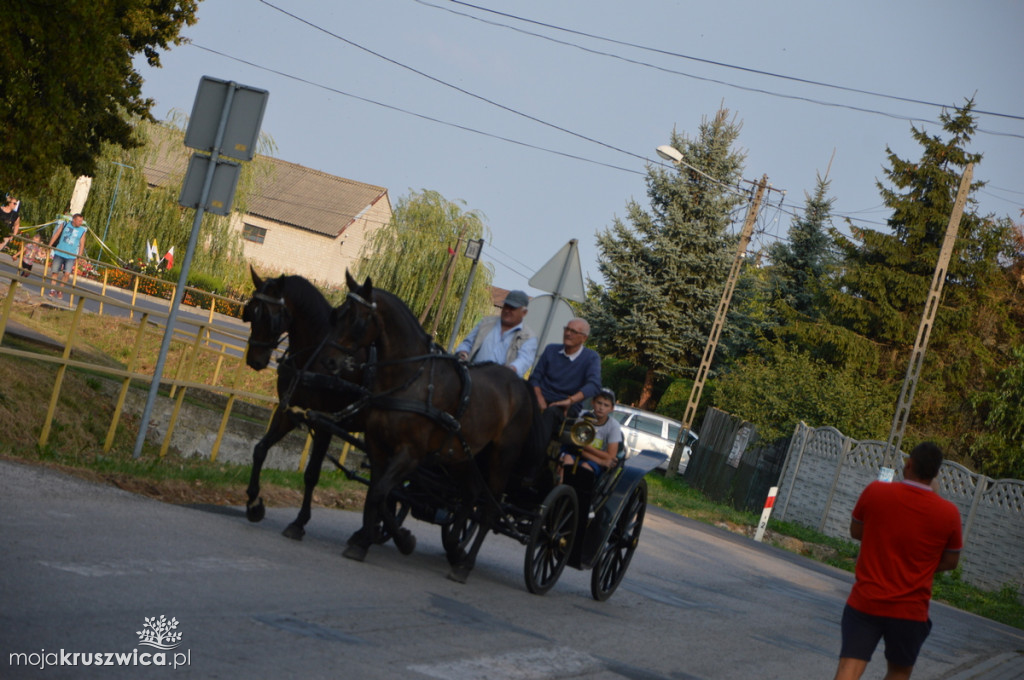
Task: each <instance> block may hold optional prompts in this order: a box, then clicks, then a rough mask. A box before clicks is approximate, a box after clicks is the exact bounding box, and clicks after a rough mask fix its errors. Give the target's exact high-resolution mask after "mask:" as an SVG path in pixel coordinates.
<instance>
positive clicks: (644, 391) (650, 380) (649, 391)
mask: <svg viewBox="0 0 1024 680" xmlns="http://www.w3.org/2000/svg"><path fill="white" fill-rule="evenodd" d="M653 401H654V370H653V369H650V368H649V369H647V374H646V375H644V386H643V387H642V388H640V401H639V403H637V405H636V406H637V408H642V409H644V410H645V411H649V410H650V405H651V402H653Z"/></svg>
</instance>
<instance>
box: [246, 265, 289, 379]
mask: <svg viewBox="0 0 1024 680" xmlns="http://www.w3.org/2000/svg"><path fill="white" fill-rule="evenodd" d="M249 270H250V272H252V282H253V285H254V286H255V287H256V292H255V293H253V296H252V297H251V298H250V299H249V302H247V303H246V305H245V308H244V309H243V310H242V321H247V322H248V323H249V351H248V352H246V358H245V362H246V363H247V364H248V365H249V366H250V367H251V368H254V369H256V370H257V371H260V370H263V369H264V368H266V367H267V364H269V363H270V357H271V356H272V355H273V353H274V350H275V349H277V346H278V345H280V344H281V341H282V340H283V339H284V334H285V333H287V332H288V329H289V327H290V326H291V322H292V316H291V312H290V311H289V309H288V303H287V301H286V300H285V298H284V281H285V277H284V276H279V277H277V278H276V279H266V280H264V279H261V278H260V277H259V275H258V274H257V273H256V270H255V269H254V268H252V267H251V266H250V267H249Z"/></svg>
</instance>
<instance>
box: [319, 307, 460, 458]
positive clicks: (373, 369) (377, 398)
mask: <svg viewBox="0 0 1024 680" xmlns="http://www.w3.org/2000/svg"><path fill="white" fill-rule="evenodd" d="M348 297H349V299H350V300H351V301H353V302H355V303H357V304H360V305H363V306H364V307H367V308H369V309H371V310H375V309H376V308H377V305H376V303H374V302H371V301H369V300H366V299H365V298H363V297H361V296H360V295H357V294H356V293H354V292H349V294H348ZM375 318H376V317H374V319H375ZM331 344H332V345H333V346H334V347H335V348H336V349H338V350H339V351H341V352H343V353H344V354H347V355H348V356H350V357H351V356H352V355H353V354H354V353H355V351H356V350H353V349H351V348H347V347H342V346H341V345H338V344H337V343H333V342H332V343H331ZM368 351H369V356H368V357H367V361H366V362H365V363H364V364H362V368H363V384H362V385H361V388H362V389H363V390H366V392H367V394H368V396H367V397H366V398H364V399H363V400H360V402H362V403H360V404H359V407H358V408H360V409H361V408H365V407H369V406H374V407H377V408H380V409H383V410H386V411H403V412H406V413H415V414H417V415H421V416H424V417H426V418H428V419H429V420H431V421H432V422H433V423H434V424H436V425H437V426H439V427H441V428H442V429H444V430H445V431H446V432H447V433H448V434H449V437H448V438H447V439H446V440H445V441H444V442H443V443H442V445H441V446H440V448H439V449H438V450H437V451H433V452H431V453H433V454H441V453H442V451H444V450H445V448H446V447H447V442H448V441H450V439H451V438H452V437H457V438H458V440H459V443H460V444H461V445H462V451H463V453H464V454H465V455H466V456H467V457H470V456H471V454H472V451H471V449H470V446H469V443H468V442H467V441H466V438H465V436H464V435H463V432H462V417H463V416H464V415H465V413H466V409H468V408H469V398H470V395H471V394H472V386H473V381H472V379H471V378H470V375H469V369H468V368H467V367H466V365H465V364H464V363H463V362H461V361H459V360H458V359H457V358H456V357H455V356H454V355H450V354H446V353H444V352H442V351H441V348H440V347H439V346H437V345H436V344H435V345H433V346H432V347H431V351H430V352H429V353H427V354H421V355H417V356H412V357H405V358H403V359H394V360H389V361H379V360H378V359H377V345H376V342H372V343H370V346H369V350H368ZM438 360H444V361H451V362H452V363H453V364H454V366H455V368H456V373H457V375H458V376H459V383H460V384H461V390H460V394H459V401H458V405H457V406H456V408H455V413H449V412H448V411H446V410H445V409H441V408H438V407H436V406H434V404H433V401H434V370H435V366H436V362H437V361H438ZM415 362H422V363H421V365H420V368H419V370H418V371H416V372H415V373H414V374H413V375H412V377H410V378H409V379H408V380H406V381H405V382H404V383H403V384H401V385H397V386H395V387H393V388H391V389H389V390H387V391H385V392H382V393H379V394H372V393H370V392H369V390H371V389H372V386H373V381H374V379H375V378H376V373H377V368H379V367H381V366H395V365H400V364H407V363H415ZM427 364H429V365H430V380H429V382H428V384H427V398H426V400H425V401H419V400H415V399H407V398H403V397H396V396H393V395H394V394H396V393H398V392H401V391H403V390H406V389H408V388H409V387H411V386H412V384H413V383H414V382H416V381H417V380H419V379H420V377H421V376H422V375H423V371H424V370H425V365H427ZM343 382H347V381H343ZM449 455H451V454H449Z"/></svg>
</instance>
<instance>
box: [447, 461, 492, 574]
mask: <svg viewBox="0 0 1024 680" xmlns="http://www.w3.org/2000/svg"><path fill="white" fill-rule="evenodd" d="M474 467H476V462H475V461H470V468H471V469H469V470H468V472H467V474H468V475H469V479H468V484H467V486H468V495H467V499H466V501H467V502H466V508H465V510H464V512H467V513H469V512H472V509H473V507H474V505H477V504H478V501H480V500H482V501H483V503H482V504H480V526H479V527H477V533H476V536H475V537H474V538H473V545H472V546H471V547H470V549H469V552H466V551H465V550H463V549H462V548H460V547H459V546H458V545H454V546H452V549H451V550H450V551H449V552H448V553H447V555H446V556H447V558H448V564H450V565H451V569H450V570H449V571H448V578H449V579H450V580H452V581H455V582H456V583H465V582H466V579H467V578H469V572H470V571H472V570H473V567H474V566H475V565H476V556H477V553H479V552H480V546H481V545H483V542H484V538H486V537H487V534H488V533H490V531H491V527H493V526H494V523H495V521H496V517H495V514H496V511H497V509H496V508H495V507H494V502H493V501H492V500H491V499H490V498H487V497H486V496H487V489H486V488H484V483H483V478H482V477H481V475H480V471H479V468H477V469H472V468H474ZM492 475H493V473H492ZM495 498H497V496H495ZM460 512H461V511H460Z"/></svg>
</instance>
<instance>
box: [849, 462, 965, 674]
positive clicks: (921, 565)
mask: <svg viewBox="0 0 1024 680" xmlns="http://www.w3.org/2000/svg"><path fill="white" fill-rule="evenodd" d="M941 465H942V451H941V449H939V447H938V446H937V445H936V444H934V443H932V442H924V443H923V444H918V445H917V446H916V447H914V450H913V451H911V452H910V457H909V458H908V459H907V461H906V463H905V464H904V466H903V481H902V482H893V483H889V482H872V483H871V484H869V485H868V487H867V488H866V489H864V491H863V492H862V493H861V495H860V498H859V499H857V505H856V506H855V507H854V509H853V519H852V520H851V521H850V536H852V537H853V538H855V539H857V540H859V541H861V548H860V556H859V557H858V558H857V569H856V577H857V580H856V582H855V583H854V585H853V590H852V591H851V592H850V597H849V598H848V599H847V600H846V608H845V609H844V610H843V622H842V631H843V647H842V650H841V651H840V652H839V668H838V669H837V670H836V675H835V680H857V678H860V676H861V675H862V674H863V673H864V670H865V669H866V668H867V665H868V662H869V661H870V660H871V655H872V653H873V652H874V651H875V647H877V646H878V641H879V640H880V639H882V638H885V659H886V661H887V662H888V670H887V672H886V674H885V680H900V679H904V678H909V677H910V673H911V672H912V671H913V670H914V662H915V661H917V655H918V652H920V651H921V645H922V644H924V640H925V638H926V637H928V633H929V632H930V631H931V628H932V622H931V619H929V618H928V602H929V600H931V596H932V578H933V577H934V575H935V572H937V571H949V570H951V569H955V568H956V565H957V564H958V563H959V562H960V550H961V549H962V548H963V537H962V534H961V528H960V512H959V510H957V508H956V506H955V505H953V504H952V503H950V502H949V501H947V500H945V499H943V498H941V497H939V495H938V494H937V493H935V491H934V488H933V482H934V480H935V478H936V477H937V476H938V474H939V468H940V467H941Z"/></svg>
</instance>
